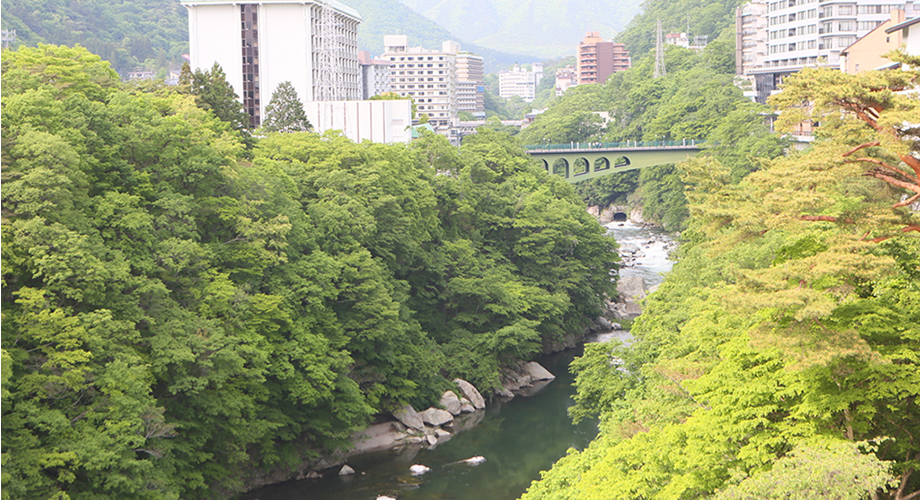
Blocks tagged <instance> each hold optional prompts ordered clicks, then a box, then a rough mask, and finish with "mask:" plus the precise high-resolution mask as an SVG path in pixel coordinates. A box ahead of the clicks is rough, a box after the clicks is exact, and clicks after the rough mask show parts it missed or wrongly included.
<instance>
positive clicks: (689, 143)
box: [524, 139, 703, 151]
mask: <svg viewBox="0 0 920 500" xmlns="http://www.w3.org/2000/svg"><path fill="white" fill-rule="evenodd" d="M702 144H703V141H701V140H696V139H682V140H679V141H626V142H570V143H568V144H530V145H527V146H524V149H526V150H527V151H573V150H585V149H637V148H649V149H660V148H678V147H698V146H700V145H702Z"/></svg>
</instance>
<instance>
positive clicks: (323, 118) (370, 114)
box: [304, 99, 412, 143]
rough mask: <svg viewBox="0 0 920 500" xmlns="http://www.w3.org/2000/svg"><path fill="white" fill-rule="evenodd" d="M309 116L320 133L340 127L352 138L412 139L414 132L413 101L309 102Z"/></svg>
mask: <svg viewBox="0 0 920 500" xmlns="http://www.w3.org/2000/svg"><path fill="white" fill-rule="evenodd" d="M304 108H305V110H306V112H307V118H309V120H310V123H311V124H312V125H313V128H314V130H316V131H317V132H319V133H323V132H326V131H328V130H341V131H342V133H343V134H344V135H345V137H348V138H349V139H351V140H352V141H355V142H361V141H364V140H369V141H372V142H379V143H393V142H403V143H405V142H409V141H410V140H411V139H412V132H411V130H409V129H408V128H407V127H409V125H411V124H412V103H411V102H409V100H407V99H399V100H393V101H334V102H307V103H305V104H304Z"/></svg>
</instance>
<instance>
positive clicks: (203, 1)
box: [180, 0, 362, 21]
mask: <svg viewBox="0 0 920 500" xmlns="http://www.w3.org/2000/svg"><path fill="white" fill-rule="evenodd" d="M326 2H328V3H329V5H330V6H331V7H332V8H333V9H335V10H337V11H339V12H341V13H342V14H345V15H348V16H351V17H353V18H355V19H357V20H358V21H362V18H361V14H358V11H356V10H355V9H353V8H351V7H349V6H347V5H345V4H342V3H339V2H336V1H335V0H326ZM180 3H181V4H182V5H186V6H189V5H212V4H214V5H217V4H229V5H238V4H241V3H254V4H267V3H295V4H311V3H313V4H317V5H320V4H322V2H320V1H319V0H257V1H256V0H254V1H251V2H245V1H244V2H240V0H180Z"/></svg>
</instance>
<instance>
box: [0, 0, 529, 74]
mask: <svg viewBox="0 0 920 500" xmlns="http://www.w3.org/2000/svg"><path fill="white" fill-rule="evenodd" d="M343 3H344V4H346V5H348V6H350V7H353V8H355V9H356V10H357V11H358V12H359V13H360V14H361V16H362V17H363V19H364V22H363V23H362V24H361V25H359V27H358V47H359V49H360V50H368V51H370V52H371V53H372V54H373V55H379V54H380V53H382V52H383V36H384V35H392V34H396V33H400V34H404V35H409V41H410V43H411V44H413V45H417V46H422V47H427V48H440V47H441V42H444V41H448V40H458V41H462V40H461V39H462V37H458V35H456V34H451V33H449V32H448V31H447V30H445V29H444V28H442V27H440V26H438V25H437V24H436V23H434V22H432V21H429V20H428V19H425V17H423V16H422V15H420V14H418V13H416V12H415V11H413V10H412V9H410V8H408V7H406V6H404V5H402V4H401V3H399V1H398V0H346V1H345V2H343ZM0 9H2V18H3V29H8V30H16V36H17V39H18V42H17V44H15V45H19V44H22V45H28V46H33V47H34V46H35V45H37V44H38V43H52V44H59V45H69V46H73V45H76V44H80V45H82V46H84V47H86V48H88V49H89V50H90V52H92V53H94V54H98V55H100V56H102V58H103V59H105V60H107V61H109V62H110V63H111V64H112V67H113V68H115V70H116V71H118V72H119V74H121V75H122V77H125V76H127V72H128V71H133V70H135V69H147V70H151V71H155V72H157V74H158V76H159V77H161V78H162V77H165V76H166V74H167V73H166V72H167V71H168V70H169V69H177V68H179V67H180V66H181V65H182V63H183V61H184V60H183V59H182V54H185V53H188V51H189V46H188V13H187V11H186V9H185V7H183V6H182V5H181V4H180V3H179V0H137V1H130V2H128V1H124V0H101V1H87V0H74V1H64V0H51V1H49V2H38V1H36V0H7V1H4V2H3V3H2V5H0ZM463 49H464V50H469V51H473V52H475V53H477V54H479V55H481V56H483V57H484V58H485V63H486V65H487V71H498V69H500V68H504V67H506V66H510V65H511V64H514V63H515V62H517V61H524V60H530V59H531V57H533V56H523V55H514V54H508V53H506V52H502V51H499V50H494V49H488V48H484V47H479V46H477V45H475V44H463Z"/></svg>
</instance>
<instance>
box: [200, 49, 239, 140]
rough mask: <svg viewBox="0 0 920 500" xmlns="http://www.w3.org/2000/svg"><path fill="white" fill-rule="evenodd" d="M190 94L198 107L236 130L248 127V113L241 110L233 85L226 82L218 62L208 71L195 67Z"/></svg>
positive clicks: (225, 76)
mask: <svg viewBox="0 0 920 500" xmlns="http://www.w3.org/2000/svg"><path fill="white" fill-rule="evenodd" d="M192 94H194V95H195V96H197V97H196V99H195V102H196V103H197V104H198V107H199V108H201V109H204V110H210V111H213V112H214V115H215V116H217V118H219V119H220V120H221V121H225V122H228V123H230V124H231V125H232V126H233V128H234V129H236V130H241V131H242V130H245V129H247V128H249V115H247V114H246V112H245V111H243V105H242V104H241V103H240V101H239V97H238V96H237V95H236V92H234V91H233V87H232V86H230V83H229V82H227V75H226V74H225V73H224V70H223V68H221V67H220V65H219V64H217V63H214V66H212V67H211V70H210V71H201V70H200V69H196V70H195V72H194V73H193V74H192Z"/></svg>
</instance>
